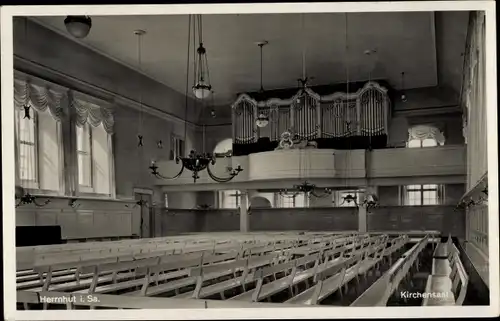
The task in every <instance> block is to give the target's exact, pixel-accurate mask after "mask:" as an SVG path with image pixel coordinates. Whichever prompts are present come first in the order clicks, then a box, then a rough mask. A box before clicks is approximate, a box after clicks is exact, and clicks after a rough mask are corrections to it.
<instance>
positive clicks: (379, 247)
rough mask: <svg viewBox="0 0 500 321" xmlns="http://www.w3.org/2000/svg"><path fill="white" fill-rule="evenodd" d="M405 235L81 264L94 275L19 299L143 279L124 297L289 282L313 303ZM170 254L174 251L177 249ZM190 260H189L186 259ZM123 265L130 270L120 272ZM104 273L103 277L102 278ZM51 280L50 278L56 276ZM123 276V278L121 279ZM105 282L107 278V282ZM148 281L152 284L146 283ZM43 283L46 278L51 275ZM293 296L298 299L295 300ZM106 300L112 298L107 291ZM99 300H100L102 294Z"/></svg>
mask: <svg viewBox="0 0 500 321" xmlns="http://www.w3.org/2000/svg"><path fill="white" fill-rule="evenodd" d="M407 239H408V238H407V237H399V238H395V239H393V240H392V241H391V242H390V243H389V244H390V245H389V246H387V244H388V242H387V241H388V240H387V236H384V235H382V236H378V237H368V236H366V235H365V236H342V235H341V236H339V235H335V236H332V235H330V236H328V237H321V238H318V239H317V240H321V241H322V242H320V243H319V244H314V243H313V242H308V243H312V244H307V243H306V244H300V245H299V244H294V245H293V246H290V247H288V245H287V243H278V244H275V245H274V247H273V248H271V247H269V248H268V251H267V252H266V251H261V252H258V253H253V254H254V255H252V251H248V254H249V255H248V256H245V255H244V253H245V251H246V250H245V251H243V252H242V251H241V250H240V251H238V252H237V253H235V252H236V251H229V252H227V253H225V254H213V253H212V255H211V256H208V257H206V256H205V254H201V255H199V257H195V256H196V253H194V254H185V255H182V257H183V259H182V260H178V259H179V258H176V259H177V260H175V261H171V260H170V261H169V262H164V263H165V264H163V263H162V264H159V265H158V262H159V261H155V260H158V258H155V259H142V260H136V261H134V262H115V263H105V264H94V265H92V264H91V265H81V266H80V267H79V268H80V271H79V273H80V272H81V273H88V274H91V276H90V278H87V279H85V280H89V279H92V281H86V283H87V284H85V283H84V284H82V283H83V281H85V280H82V279H80V280H76V281H74V282H73V284H68V283H61V284H60V285H56V286H50V287H48V286H46V287H42V288H41V289H40V288H31V289H28V290H24V291H18V302H24V303H36V302H40V300H38V301H37V299H36V298H35V297H34V296H33V293H35V294H36V293H53V291H56V293H58V291H62V290H64V292H66V291H73V294H71V295H78V296H80V295H84V294H85V293H92V294H93V295H102V293H112V292H115V291H119V290H124V289H131V288H134V287H136V286H139V285H142V286H141V289H140V290H137V291H133V292H130V293H127V295H123V296H120V297H122V298H123V300H126V301H129V299H128V298H127V297H131V298H132V297H133V298H138V297H142V296H152V295H159V294H161V293H165V292H168V291H176V294H177V295H176V297H175V298H177V299H179V300H181V299H183V298H193V299H201V298H207V297H210V296H211V295H214V294H217V293H218V294H220V295H221V297H222V298H224V297H223V295H224V292H225V291H227V290H229V289H232V288H236V287H241V288H242V289H243V292H242V293H241V294H240V295H237V296H234V297H232V298H231V300H230V301H254V302H258V301H261V300H265V299H268V298H270V296H272V295H273V294H275V293H278V292H280V291H283V290H286V289H287V288H288V289H290V291H291V294H292V299H291V300H289V302H288V303H295V304H296V303H303V304H317V303H319V302H320V301H321V300H322V299H323V298H325V297H326V296H328V295H329V293H333V292H334V291H336V290H337V289H338V288H339V287H342V286H343V285H347V283H348V282H349V281H350V280H352V279H353V278H357V276H358V275H363V274H364V273H366V271H368V270H369V269H371V268H372V267H374V266H375V265H376V264H377V263H378V262H379V261H380V260H381V259H382V258H384V257H386V256H387V255H388V254H391V253H393V252H394V251H395V250H396V249H398V248H400V247H401V246H403V245H404V244H405V243H406V242H407ZM198 254H199V253H198ZM337 255H338V256H337ZM174 256H175V257H178V255H174ZM189 256H191V257H189ZM167 257H168V256H167ZM171 257H172V256H171ZM190 260H191V263H189V261H190ZM160 261H161V259H160ZM189 266H190V267H189ZM76 269H77V270H78V268H76ZM124 270H129V271H133V272H127V273H119V271H124ZM106 273H107V275H106ZM103 274H104V275H103ZM231 275H232V278H230V279H229V280H226V281H223V282H218V283H214V284H211V285H208V286H206V285H205V283H206V281H211V280H215V279H218V278H220V277H224V276H231ZM277 275H278V276H281V277H277ZM269 276H271V277H272V278H273V281H271V282H268V283H266V282H265V280H266V279H267V278H268V277H269ZM106 277H107V279H104V278H106ZM137 277H142V279H137ZM310 279H312V282H313V283H314V284H315V286H314V287H311V288H309V289H307V290H306V291H304V292H302V293H300V294H299V293H297V290H296V289H295V290H294V289H293V288H294V287H295V286H296V285H297V284H298V283H300V282H303V281H304V282H308V281H309V280H310ZM52 280H53V281H54V280H55V278H53V279H52ZM122 280H124V282H120V281H122ZM45 281H47V278H46V280H45ZM65 281H66V279H65ZM109 282H111V284H105V283H109ZM252 282H254V283H256V286H255V288H253V289H251V290H248V291H246V290H247V289H246V286H247V285H249V284H251V283H252ZM151 283H154V284H156V285H154V286H150V285H151ZM45 284H50V280H49V282H48V283H47V282H46V283H45ZM100 284H102V285H100ZM188 285H194V286H195V289H194V290H192V291H188V292H186V293H178V292H177V291H178V290H180V289H181V288H183V287H186V286H188ZM87 286H88V288H87ZM82 287H83V289H81V288H82ZM18 288H19V284H18ZM75 288H80V290H76V292H75V291H74V290H75ZM47 290H50V292H47ZM294 291H295V292H294ZM295 294H297V295H295ZM293 295H295V296H293ZM297 297H299V298H300V299H295V300H293V298H297ZM106 300H111V299H110V298H109V297H107V299H106ZM100 302H103V301H102V300H100ZM141 302H142V301H141ZM71 304H73V305H74V304H75V303H74V302H73V303H71ZM131 306H132V305H131ZM45 307H46V305H45Z"/></svg>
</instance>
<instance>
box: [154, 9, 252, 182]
mask: <svg viewBox="0 0 500 321" xmlns="http://www.w3.org/2000/svg"><path fill="white" fill-rule="evenodd" d="M193 37H195V32H194V31H193ZM190 48H191V15H190V16H189V27H188V49H187V63H186V69H187V70H186V91H185V115H184V141H186V137H187V111H188V102H189V98H188V91H189V54H190ZM196 73H197V70H195V74H196ZM204 143H205V142H204V139H203V144H204ZM224 157H225V158H227V159H230V158H232V154H229V155H225V156H224ZM216 160H217V156H216V155H214V154H212V153H206V152H202V153H198V152H196V150H191V152H190V153H189V155H187V156H177V157H176V158H175V162H176V164H181V168H180V170H179V172H178V173H177V174H176V175H174V176H171V177H170V176H166V175H163V174H161V173H160V172H159V171H158V166H157V165H156V161H154V160H153V161H151V165H150V166H149V169H150V171H151V174H152V175H153V176H154V177H156V178H158V179H163V180H173V179H176V178H178V177H180V176H181V175H182V173H183V172H184V169H187V170H189V171H191V172H193V174H192V178H193V179H194V182H195V183H196V181H197V180H198V179H199V178H200V176H199V175H198V174H199V173H200V172H202V171H204V170H207V173H208V176H209V177H210V178H211V179H212V180H214V181H216V182H218V183H226V182H229V181H231V180H232V179H233V178H235V177H236V176H238V174H239V173H240V172H241V171H243V169H242V168H241V166H240V165H238V166H236V168H233V167H232V165H231V164H229V165H228V166H227V167H226V171H227V174H228V175H227V176H225V177H219V176H217V175H216V174H215V173H214V172H213V171H212V169H211V168H210V166H211V165H212V166H213V165H215V163H216Z"/></svg>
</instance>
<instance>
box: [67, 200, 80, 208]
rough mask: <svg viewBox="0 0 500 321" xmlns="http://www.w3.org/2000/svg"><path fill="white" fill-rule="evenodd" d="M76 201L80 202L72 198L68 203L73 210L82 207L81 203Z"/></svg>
mask: <svg viewBox="0 0 500 321" xmlns="http://www.w3.org/2000/svg"><path fill="white" fill-rule="evenodd" d="M76 201H78V199H76V198H70V200H69V201H68V205H69V206H70V207H72V208H77V207H80V205H81V204H80V203H76Z"/></svg>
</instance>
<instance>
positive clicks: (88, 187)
mask: <svg viewBox="0 0 500 321" xmlns="http://www.w3.org/2000/svg"><path fill="white" fill-rule="evenodd" d="M74 126H75V128H76V131H75V132H76V134H75V138H76V141H77V143H76V152H75V153H76V167H77V174H76V175H77V182H78V184H77V185H78V192H83V193H94V153H93V151H92V149H93V146H94V145H93V136H92V131H93V126H92V125H90V124H89V123H88V122H86V123H85V124H84V125H83V126H84V127H87V128H88V130H89V136H88V140H89V141H88V147H89V151H88V155H87V156H88V157H89V159H90V171H89V176H90V179H89V180H90V185H82V184H80V166H79V165H80V161H79V157H80V154H81V151H80V150H79V149H78V128H79V126H78V125H77V124H74Z"/></svg>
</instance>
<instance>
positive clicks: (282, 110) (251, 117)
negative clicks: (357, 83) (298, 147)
mask: <svg viewBox="0 0 500 321" xmlns="http://www.w3.org/2000/svg"><path fill="white" fill-rule="evenodd" d="M389 106H390V101H389V97H388V95H387V89H385V88H383V87H381V86H380V85H379V84H378V83H377V82H373V81H371V82H368V83H367V84H365V86H364V87H363V88H361V89H360V90H359V91H358V92H356V93H351V94H349V95H348V94H345V93H333V94H331V95H326V96H319V95H318V94H316V93H315V92H313V91H312V90H311V89H310V88H306V89H305V90H301V91H299V93H297V94H296V95H295V96H293V97H291V98H290V99H275V98H271V99H269V100H266V101H256V100H254V99H253V98H251V97H250V96H249V95H247V94H242V95H240V96H239V97H238V99H237V100H236V102H235V103H234V104H233V105H232V113H233V125H232V126H233V141H234V143H235V144H251V143H256V142H257V141H258V139H259V138H260V137H259V131H257V130H256V125H255V124H256V120H257V116H258V115H259V114H261V113H264V114H266V115H269V123H270V131H269V136H270V137H269V138H270V140H272V141H274V140H279V137H280V135H281V133H283V132H284V131H290V130H292V131H293V132H294V133H295V134H296V135H297V136H298V138H300V139H303V140H313V139H317V138H338V137H349V136H355V135H359V136H375V135H383V134H385V135H387V134H388V123H389V122H388V117H389V110H388V109H389Z"/></svg>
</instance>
